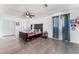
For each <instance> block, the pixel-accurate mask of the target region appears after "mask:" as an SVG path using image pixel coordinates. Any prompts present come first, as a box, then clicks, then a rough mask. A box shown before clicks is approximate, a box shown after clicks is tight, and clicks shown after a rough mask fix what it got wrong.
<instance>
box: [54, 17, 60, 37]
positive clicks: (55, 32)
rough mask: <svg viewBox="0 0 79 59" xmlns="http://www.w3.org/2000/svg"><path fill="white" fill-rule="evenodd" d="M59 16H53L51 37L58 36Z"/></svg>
mask: <svg viewBox="0 0 79 59" xmlns="http://www.w3.org/2000/svg"><path fill="white" fill-rule="evenodd" d="M58 20H59V17H58V16H55V17H53V37H54V38H58V36H59V25H58Z"/></svg>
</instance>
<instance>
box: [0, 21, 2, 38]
mask: <svg viewBox="0 0 79 59" xmlns="http://www.w3.org/2000/svg"><path fill="white" fill-rule="evenodd" d="M0 37H2V21H1V20H0Z"/></svg>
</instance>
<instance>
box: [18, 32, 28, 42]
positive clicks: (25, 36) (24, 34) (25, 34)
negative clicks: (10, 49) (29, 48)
mask: <svg viewBox="0 0 79 59" xmlns="http://www.w3.org/2000/svg"><path fill="white" fill-rule="evenodd" d="M19 39H21V40H24V41H27V39H28V34H27V33H24V32H19Z"/></svg>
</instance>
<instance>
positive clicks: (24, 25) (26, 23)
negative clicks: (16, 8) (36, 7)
mask: <svg viewBox="0 0 79 59" xmlns="http://www.w3.org/2000/svg"><path fill="white" fill-rule="evenodd" d="M5 21H7V22H8V21H11V22H14V23H15V24H14V25H15V26H14V28H13V29H14V32H13V31H9V32H8V31H5V33H4V31H2V30H3V29H6V30H7V28H5V27H4V26H3V25H5ZM11 22H10V23H11ZM16 22H20V25H19V26H16ZM30 25H31V19H25V18H17V17H11V16H5V15H4V16H2V17H0V37H2V36H4V35H5V34H6V35H10V34H12V33H14V35H18V32H19V31H29V30H30ZM6 27H7V25H6Z"/></svg>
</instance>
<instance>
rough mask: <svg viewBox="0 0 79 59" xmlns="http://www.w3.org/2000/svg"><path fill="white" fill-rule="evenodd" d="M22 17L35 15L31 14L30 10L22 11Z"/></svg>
mask: <svg viewBox="0 0 79 59" xmlns="http://www.w3.org/2000/svg"><path fill="white" fill-rule="evenodd" d="M23 16H24V17H29V18H32V17H35V15H33V14H32V13H31V12H29V11H27V10H26V12H25V13H24V15H23Z"/></svg>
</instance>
